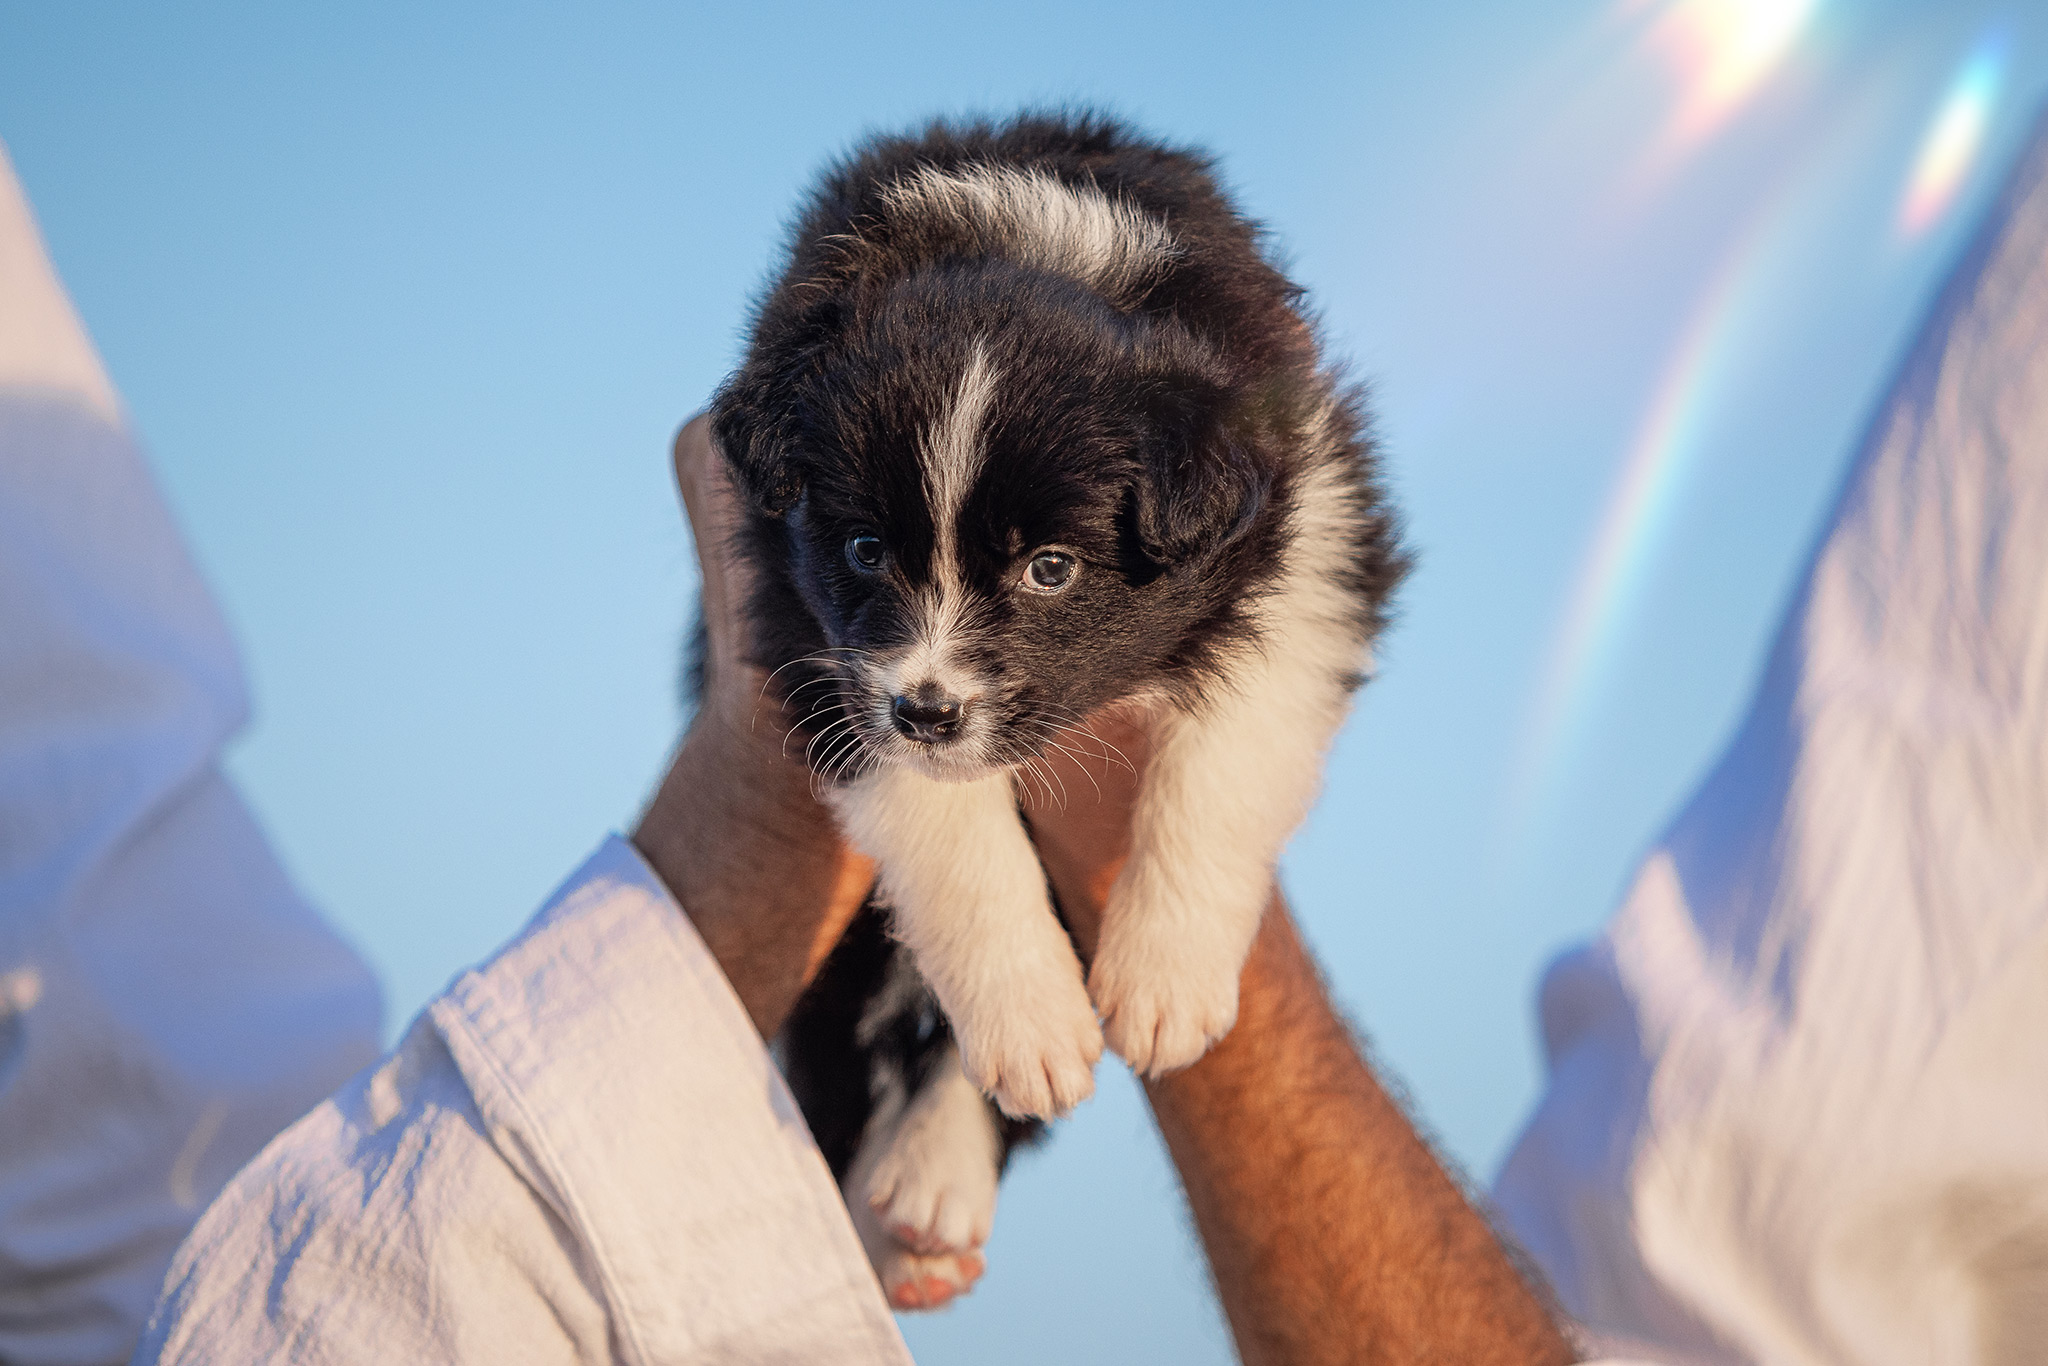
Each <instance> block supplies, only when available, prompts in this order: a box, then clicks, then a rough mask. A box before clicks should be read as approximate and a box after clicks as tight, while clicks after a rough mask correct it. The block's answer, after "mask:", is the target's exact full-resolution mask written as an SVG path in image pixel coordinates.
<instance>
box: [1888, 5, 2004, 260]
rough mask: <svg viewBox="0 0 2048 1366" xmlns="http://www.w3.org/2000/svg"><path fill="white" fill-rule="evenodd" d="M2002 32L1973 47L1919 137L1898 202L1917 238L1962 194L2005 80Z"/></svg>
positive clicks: (1905, 228) (1903, 224) (1905, 227)
mask: <svg viewBox="0 0 2048 1366" xmlns="http://www.w3.org/2000/svg"><path fill="white" fill-rule="evenodd" d="M2005 52H2006V42H2005V38H2004V35H2002V34H1993V35H1991V36H1989V37H1987V38H1986V39H1985V40H1984V41H1982V42H1980V43H1979V44H1978V45H1977V50H1976V51H1975V52H1973V53H1971V54H1970V58H1969V60H1968V61H1966V62H1964V63H1963V67H1962V70H1961V71H1958V72H1957V73H1956V78H1955V80H1954V81H1953V82H1952V83H1951V84H1950V85H1949V88H1948V93H1947V94H1946V95H1945V96H1943V98H1942V101H1941V107H1940V108H1939V109H1937V110H1936V111H1935V115H1934V123H1933V125H1932V126H1931V127H1929V128H1928V130H1927V136H1926V137H1925V138H1923V139H1921V142H1920V153H1919V155H1918V156H1916V157H1915V158H1914V159H1913V173H1912V176H1911V178H1910V179H1908V180H1907V182H1906V193H1905V196H1904V197H1903V198H1902V199H1901V200H1900V201H1899V231H1900V232H1901V233H1903V234H1904V235H1905V236H1907V237H1909V238H1910V237H1918V236H1919V235H1920V234H1921V233H1924V232H1926V231H1927V230H1928V229H1929V228H1931V227H1933V226H1934V225H1935V223H1937V222H1939V221H1940V219H1941V217H1942V215H1943V214H1945V213H1947V212H1948V211H1949V209H1950V207H1951V206H1953V205H1954V204H1955V202H1956V196H1957V195H1958V194H1960V193H1961V192H1962V188H1963V182H1964V181H1966V180H1968V179H1969V176H1970V168H1971V167H1972V166H1974V165H1976V162H1977V154H1978V152H1980V151H1981V150H1983V147H1984V131H1985V129H1986V128H1987V127H1989V125H1990V123H1991V111H1992V110H1993V108H1995V107H1996V106H1997V104H1998V90H1999V87H2000V86H2001V85H2003V84H2004V82H2005Z"/></svg>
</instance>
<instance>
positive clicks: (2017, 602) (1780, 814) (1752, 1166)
mask: <svg viewBox="0 0 2048 1366" xmlns="http://www.w3.org/2000/svg"><path fill="white" fill-rule="evenodd" d="M1542 1017H1543V1035H1544V1042H1545V1047H1546V1050H1547V1052H1548V1054H1549V1060H1550V1083H1549V1090H1548V1092H1547V1093H1546V1094H1545V1096H1544V1097H1543V1100H1542V1103H1541V1105H1540V1106H1539V1108H1538V1109H1537V1111H1536V1114H1535V1116H1534V1118H1533V1119H1532V1120H1531V1121H1530V1124H1529V1127H1528V1129H1527V1131H1526V1132H1525V1133H1524V1134H1523V1135H1522V1138H1521V1140H1520V1143H1519V1144H1518V1145H1517V1147H1516V1148H1515V1149H1514V1151H1513V1153H1512V1154H1511V1155H1510V1156H1509V1158H1508V1161H1507V1164H1506V1166H1505V1167H1504V1168H1503V1170H1502V1173H1501V1177H1500V1181H1499V1185H1498V1189H1497V1199H1498V1201H1499V1204H1500V1207H1501V1209H1502V1211H1503V1213H1504V1214H1505V1216H1506V1218H1507V1222H1508V1224H1509V1226H1510V1227H1511V1228H1512V1229H1513V1231H1514V1232H1515V1233H1516V1234H1517V1235H1518V1236H1519V1237H1520V1238H1521V1240H1522V1242H1523V1243H1524V1244H1525V1245H1526V1246H1527V1247H1528V1248H1529V1250H1530V1251H1531V1252H1532V1253H1534V1254H1535V1256H1536V1259H1537V1260H1538V1261H1539V1262H1540V1263H1541V1264H1542V1265H1543V1267H1544V1269H1545V1270H1546V1271H1547V1272H1548V1273H1549V1275H1550V1278H1551V1280H1552V1282H1553V1283H1554V1284H1555V1286H1556V1288H1557V1291H1558V1294H1559V1296H1560V1297H1561V1298H1562V1300H1563V1301H1564V1304H1565V1306H1566V1307H1567V1308H1568V1309H1570V1310H1571V1312H1572V1313H1573V1314H1574V1315H1576V1316H1577V1317H1578V1318H1579V1319H1580V1321H1581V1322H1583V1323H1584V1324H1586V1325H1587V1326H1588V1327H1589V1328H1591V1329H1592V1330H1593V1336H1594V1338H1595V1340H1596V1341H1598V1342H1603V1343H1605V1344H1607V1345H1608V1346H1609V1347H1610V1348H1613V1347H1617V1346H1624V1345H1626V1346H1629V1347H1632V1348H1633V1350H1636V1351H1639V1352H1641V1353H1642V1354H1644V1355H1646V1356H1651V1357H1654V1358H1655V1359H1656V1360H1658V1361H1666V1362H1673V1363H1680V1362H1683V1363H1735V1362H1770V1363H1774V1364H1776V1363H1783V1364H1784V1366H1808V1364H1811V1366H1820V1364H1821V1363H1829V1364H1830V1366H1832V1364H1834V1363H1843V1362H1855V1363H1861V1364H1862V1366H1893V1364H1894V1363H1896V1366H1926V1363H1930V1362H1944V1363H1945V1362H1983V1363H1991V1364H1994V1366H2002V1364H2003V1363H2020V1362H2039V1361H2042V1360H2048V119H2044V121H2043V123H2042V124H2041V125H2040V128H2039V131H2038V132H2037V133H2036V135H2035V138H2034V140H2033V145H2032V147H2031V148H2030V149H2029V150H2028V151H2027V152H2026V153H2025V154H2024V155H2023V156H2022V157H2021V159H2020V162H2019V165H2018V167H2017V170H2016V173H2015V174H2014V176H2013V178H2012V180H2011V182H2010V187H2009V189H2008V190H2007V191H2006V193H2005V195H2004V197H2003V199H2002V200H2001V201H2000V203H1999V204H1998V206H1997V208H1996V209H1995V210H1994V211H1993V213H1992V214H1991V216H1990V219H1989V220H1988V222H1987V224H1986V226H1985V228H1984V229H1983V231H1982V233H1981V234H1980V236H1979V238H1978V240H1977V242H1976V244H1975V245H1974V247H1973V248H1972V249H1971V250H1970V252H1969V253H1968V254H1967V255H1966V256H1965V258H1964V259H1963V260H1962V262H1961V263H1960V264H1959V265H1958V267H1957V268H1956V271H1955V273H1954V275H1953V276H1952V278H1951V280H1950V281H1949V284H1948V286H1947V288H1946V289H1945V290H1944V291H1943V293H1942V296H1941V298H1940V299H1939V300H1938V301H1937V303H1936V305H1935V307H1934V309H1933V310H1932V313H1931V314H1930V316H1929V318H1928V319H1927V322H1926V325H1925V327H1924V329H1923V330H1922V332H1921V335H1920V337H1919V339H1918V341H1917V343H1916V344H1915V346H1914V348H1913V350H1912V352H1911V353H1910V354H1909V355H1908V357H1907V358H1906V360H1905V363H1904V365H1903V366H1902V368H1901V370H1900V372H1899V375H1898V377H1897V379H1896V380H1895V382H1894V384H1893V386H1892V390H1891V393H1890V395H1889V396H1888V397H1887V398H1886V399H1885V401H1884V402H1883V403H1882V404H1880V405H1879V407H1878V410H1877V412H1876V414H1875V417H1874V420H1873V422H1872V424H1871V427H1870V430H1869V434H1868V436H1867V438H1866V440H1865V443H1864V446H1863V449H1862V451H1861V453H1860V454H1859V456H1858V459H1857V461H1856V464H1855V467H1854V469H1853V470H1852V471H1851V474H1850V477H1849V480H1848V483H1847V486H1846V487H1845V489H1844V491H1843V494H1842V498H1841V502H1840V504H1839V506H1838V507H1837V509H1836V511H1835V514H1834V516H1833V517H1832V518H1831V520H1830V525H1829V526H1828V528H1827V530H1826V533H1825V535H1824V536H1823V537H1822V539H1821V543H1820V545H1819V548H1818V550H1817V551H1816V553H1815V556H1814V559H1813V561H1812V565H1811V567H1810V569H1809V570H1808V573H1807V577H1806V581H1805V584H1804V586H1803V588H1802V589H1801V591H1800V593H1799V595H1798V597H1797V599H1796V600H1795V602H1794V603H1793V606H1792V610H1791V613H1790V615H1789V617H1788V619H1787V620H1786V622H1785V625H1784V627H1783V630H1782V633H1781V634H1780V636H1779V638H1778V642H1777V646H1776V649H1775V650H1774V652H1773V654H1772V656H1771V660H1770V663H1769V666H1768V669H1767V671H1766V674H1765V677H1764V680H1763V683H1762V687H1761V689H1760V690H1759V693H1758V695H1757V698H1756V700H1755V702H1754V704H1753V708H1752V710H1751V712H1750V714H1749V716H1748V718H1747V720H1746V721H1745V722H1744V723H1743V725H1742V727H1741V729H1740V730H1739V731H1738V733H1737V735H1736V737H1735V739H1734V742H1733V743H1732V744H1731V745H1730V747H1729V749H1728V752H1727V753H1726V755H1724V756H1723V758H1722V759H1721V761H1720V762H1719V764H1718V765H1717V766H1716V767H1715V768H1714V770H1713V771H1712V772H1711V774H1710V775H1709V776H1708V778H1707V780H1706V782H1705V783H1704V784H1703V785H1702V786H1701V788H1700V790H1699V791H1698V793H1696V794H1695V795H1694V797H1693V798H1692V800H1691V801H1690V802H1689V803H1688V804H1687V806H1686V807H1685V809H1684V810H1683V811H1682V812H1681V814H1680V815H1679V816H1678V818H1677V820H1676V821H1675V822H1674V823H1673V825H1672V827H1671V829H1670V831H1669V832H1668V833H1667V834H1666V835H1665V836H1664V838H1663V839H1662V840H1661V841H1659V843H1658V845H1657V847H1656V848H1655V849H1654V850H1653V851H1652V852H1651V853H1650V855H1649V857H1648V858H1647V859H1645V860H1644V862H1643V865H1642V868H1641V870H1640V871H1639V872H1638V874H1637V875H1636V878H1635V882H1634V885H1633V887H1632V888H1631V889H1630V891H1629V893H1628V896H1627V898H1626V900H1625V901H1624V903H1623V905H1622V907H1621V910H1620V912H1619V913H1618V914H1617V915H1616V916H1615V918H1614V920H1613V923H1612V924H1611V925H1610V926H1609V927H1608V928H1607V930H1606V932H1605V933H1604V934H1602V935H1601V936H1600V937H1599V938H1598V939H1597V940H1595V941H1594V942H1593V943H1592V944H1590V945H1589V946H1587V947H1585V948H1583V949H1580V950H1578V951H1576V952H1573V953H1570V954H1568V955H1566V956H1565V957H1564V958H1562V959H1561V960H1560V961H1559V962H1558V963H1557V964H1556V965H1554V966H1553V967H1552V968H1551V969H1550V972H1549V973H1548V975H1547V976H1546V978H1545V980H1544V983H1543V989H1542Z"/></svg>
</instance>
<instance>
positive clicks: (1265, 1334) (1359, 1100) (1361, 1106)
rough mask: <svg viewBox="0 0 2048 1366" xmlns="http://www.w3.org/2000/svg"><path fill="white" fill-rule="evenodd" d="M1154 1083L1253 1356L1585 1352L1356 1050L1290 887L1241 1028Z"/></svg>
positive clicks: (1251, 981) (1522, 1356) (1537, 1357)
mask: <svg viewBox="0 0 2048 1366" xmlns="http://www.w3.org/2000/svg"><path fill="white" fill-rule="evenodd" d="M1147 1093H1148V1095H1149V1097H1150V1099H1151V1102H1152V1108H1153V1113H1154V1115H1155V1116H1156V1117H1157V1119H1158V1123H1159V1129H1160V1133H1161V1135H1162V1136H1163V1137H1164V1138H1165V1141H1166V1146H1167V1149H1168V1151H1169V1152H1170V1153H1171V1155H1172V1157H1173V1161H1174V1165H1175V1166H1176V1167H1177V1168H1178V1169H1179V1171H1180V1177H1181V1183H1182V1185H1183V1187H1184V1188H1185V1190H1186V1192H1187V1198H1188V1205H1189V1207H1190V1209H1191V1210H1192V1211H1193V1213H1194V1218H1195V1226H1196V1229H1197V1231H1198V1232H1199V1233H1200V1235H1201V1238H1202V1242H1203V1245H1204V1247H1205V1248H1207V1250H1208V1254H1209V1260H1210V1265H1211V1268H1212V1270H1213V1272H1214V1275H1215V1278H1216V1287H1217V1292H1218V1294H1219V1296H1220V1297H1221V1299H1222V1301H1223V1307H1224V1311H1225V1312H1226V1313H1227V1314H1228V1315H1229V1318H1230V1325H1231V1330H1232V1332H1233V1333H1234V1334H1235V1336H1236V1339H1237V1345H1238V1351H1239V1354H1240V1356H1241V1357H1242V1358H1243V1359H1244V1360H1245V1361H1246V1362H1247V1363H1255V1364H1256V1363H1267V1362H1288V1363H1311V1362H1367V1361H1371V1362H1397V1361H1398V1362H1407V1361H1456V1362H1461V1363H1493V1362H1501V1363H1505V1362H1517V1363H1520V1362H1565V1361H1569V1360H1571V1356H1572V1354H1571V1349H1570V1348H1569V1346H1568V1345H1567V1344H1566V1341H1565V1339H1564V1337H1563V1336H1562V1335H1561V1334H1560V1333H1559V1331H1558V1329H1557V1327H1556V1326H1555V1325H1554V1324H1553V1323H1552V1321H1551V1319H1550V1316H1549V1315H1548V1313H1547V1312H1546V1311H1545V1308H1544V1305H1543V1303H1542V1301H1541V1300H1540V1299H1539V1297H1538V1296H1537V1294H1536V1293H1535V1292H1534V1291H1532V1290H1531V1288H1530V1287H1529V1286H1528V1285H1526V1284H1525V1283H1524V1282H1523V1281H1522V1279H1521V1278H1520V1276H1519V1275H1518V1274H1517V1273H1516V1270H1515V1267H1514V1265H1513V1263H1512V1262H1511V1261H1510V1260H1509V1259H1508V1257H1507V1256H1506V1254H1505V1253H1504V1252H1503V1250H1502V1248H1501V1246H1500V1244H1499V1242H1498V1241H1497V1239H1496V1238H1495V1236H1494V1234H1493V1231H1492V1229H1491V1228H1489V1227H1488V1225H1487V1223H1486V1221H1485V1220H1484V1219H1483V1218H1482V1217H1481V1216H1480V1215H1479V1213H1478V1212H1477V1211H1476V1210H1474V1209H1473V1208H1472V1206H1471V1205H1470V1204H1469V1203H1468V1202H1467V1201H1466V1200H1465V1198H1464V1196H1463V1194H1462V1193H1461V1192H1460V1190H1459V1189H1458V1186H1457V1183H1456V1182H1454V1181H1453V1180H1452V1179H1451V1177H1450V1176H1449V1175H1448V1174H1447V1173H1446V1172H1445V1171H1444V1169H1443V1166H1442V1165H1441V1164H1440V1163H1439V1162H1438V1161H1437V1160H1436V1157H1435V1156H1434V1155H1433V1154H1432V1153H1431V1152H1430V1150H1429V1148H1428V1146H1427V1145H1426V1144H1425V1143H1424V1142H1423V1141H1422V1139H1421V1137H1420V1136H1419V1135H1418V1134H1417V1133H1416V1131H1415V1129H1414V1127H1413V1125H1411V1124H1410V1123H1409V1121H1408V1117H1407V1116H1406V1115H1405V1114H1403V1113H1402V1111H1401V1108H1400V1106H1399V1105H1398V1104H1396V1103H1395V1101H1394V1100H1393V1099H1392V1097H1390V1096H1389V1095H1388V1094H1387V1092H1386V1090H1385V1089H1384V1088H1383V1087H1382V1086H1381V1085H1380V1084H1379V1082H1378V1080H1377V1079H1376V1078H1375V1077H1374V1076H1373V1074H1372V1072H1371V1070H1370V1069H1369V1068H1368V1067H1367V1065H1366V1063H1365V1061H1364V1059H1363V1058H1362V1057H1361V1056H1360V1055H1359V1052H1358V1049H1357V1047H1356V1045H1355V1044H1354V1042H1353V1040H1352V1038H1351V1036H1350V1033H1349V1031H1348V1030H1347V1029H1346V1028H1345V1026H1344V1024H1343V1022H1342V1021H1341V1020H1340V1019H1339V1018H1338V1017H1337V1015H1336V1013H1335V1011H1334V1010H1333V1009H1332V1007H1331V1005H1330V1001H1329V996H1328V993H1327V992H1326V991H1325V989H1324V987H1323V984H1322V982H1321V980H1320V977H1319V975H1318V973H1317V971H1316V968H1315V964H1314V962H1313V961H1312V960H1311V959H1310V957H1309V955H1308V953H1307V951H1306V950H1305V949H1304V948H1303V946H1302V944H1301V941H1300V939H1299V937H1298V936H1297V934H1296V932H1295V928H1294V924H1293V921H1292V920H1291V919H1290V918H1289V916H1288V914H1287V909H1286V906H1285V903H1284V902H1282V901H1281V900H1280V899H1279V898H1278V896H1277V895H1276V897H1275V899H1274V902H1273V905H1272V907H1271V908H1270V909H1269V910H1268V912H1267V914H1266V917H1265V921H1264V924H1263V925H1262V927H1261V929H1260V932H1259V937H1258V940H1257V941H1256V943H1255V944H1254V946H1253V949H1252V954H1251V958H1250V961H1249V962H1248V963H1247V964H1246V966H1245V973H1244V981H1243V988H1242V997H1241V1002H1240V1006H1239V1013H1238V1019H1237V1025H1236V1027H1235V1028H1234V1029H1233V1030H1232V1031H1231V1033H1230V1034H1229V1035H1228V1036H1227V1037H1226V1038H1225V1039H1224V1040H1223V1041H1222V1042H1221V1043H1220V1044H1218V1045H1217V1046H1216V1047H1215V1048H1214V1049H1213V1050H1212V1051H1211V1052H1210V1053H1209V1054H1208V1055H1207V1056H1205V1057H1204V1058H1203V1059H1202V1060H1201V1061H1200V1062H1198V1063H1196V1064H1195V1065H1194V1066H1192V1067H1190V1068H1188V1069H1186V1070H1185V1071H1182V1072H1177V1073H1174V1074H1171V1075H1169V1076H1167V1077H1166V1078H1164V1079H1163V1080H1161V1081H1158V1082H1154V1083H1151V1084H1149V1085H1148V1086H1147Z"/></svg>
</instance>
